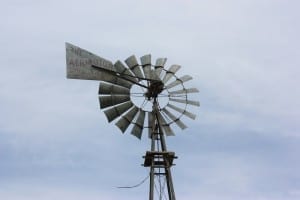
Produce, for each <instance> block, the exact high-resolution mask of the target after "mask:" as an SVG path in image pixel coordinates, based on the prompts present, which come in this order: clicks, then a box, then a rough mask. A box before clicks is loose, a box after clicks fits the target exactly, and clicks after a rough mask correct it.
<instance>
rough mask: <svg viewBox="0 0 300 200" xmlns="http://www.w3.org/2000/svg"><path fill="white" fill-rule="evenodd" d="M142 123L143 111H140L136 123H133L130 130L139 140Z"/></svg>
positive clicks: (143, 118)
mask: <svg viewBox="0 0 300 200" xmlns="http://www.w3.org/2000/svg"><path fill="white" fill-rule="evenodd" d="M144 121H145V111H143V110H141V109H140V111H139V114H138V117H137V119H136V122H135V123H134V126H133V128H132V130H131V134H132V135H134V136H136V137H137V138H139V139H141V137H142V132H143V128H144Z"/></svg>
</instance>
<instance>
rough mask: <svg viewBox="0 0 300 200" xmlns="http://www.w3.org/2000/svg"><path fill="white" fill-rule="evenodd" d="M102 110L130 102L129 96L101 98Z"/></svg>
mask: <svg viewBox="0 0 300 200" xmlns="http://www.w3.org/2000/svg"><path fill="white" fill-rule="evenodd" d="M99 101H100V109H103V108H106V107H110V106H114V105H117V104H120V103H123V102H126V101H130V96H129V95H109V96H99Z"/></svg>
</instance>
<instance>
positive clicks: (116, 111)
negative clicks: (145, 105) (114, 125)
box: [104, 101, 133, 122]
mask: <svg viewBox="0 0 300 200" xmlns="http://www.w3.org/2000/svg"><path fill="white" fill-rule="evenodd" d="M132 106H133V103H132V102H131V101H128V102H126V103H123V104H119V105H117V106H114V107H112V108H109V109H107V110H105V111H104V114H105V116H106V118H107V120H108V122H111V121H113V120H114V119H116V118H117V117H119V116H121V115H122V114H123V113H124V112H126V111H127V110H129V109H130V108H131V107H132Z"/></svg>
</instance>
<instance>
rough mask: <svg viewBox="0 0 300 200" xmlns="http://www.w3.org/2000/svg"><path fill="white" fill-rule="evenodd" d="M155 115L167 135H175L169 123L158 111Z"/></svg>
mask: <svg viewBox="0 0 300 200" xmlns="http://www.w3.org/2000/svg"><path fill="white" fill-rule="evenodd" d="M157 117H158V120H159V124H160V126H161V128H162V129H163V130H164V132H165V134H166V135H167V136H172V135H175V134H174V132H173V130H172V129H171V127H170V125H169V124H168V123H167V122H166V120H165V118H164V117H163V116H162V114H161V113H160V112H157Z"/></svg>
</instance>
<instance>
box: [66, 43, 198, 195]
mask: <svg viewBox="0 0 300 200" xmlns="http://www.w3.org/2000/svg"><path fill="white" fill-rule="evenodd" d="M166 60H167V59H166V58H158V59H156V62H155V64H152V63H151V55H150V54H149V55H144V56H142V57H141V58H140V64H139V62H138V60H137V58H136V57H135V56H134V55H132V56H130V57H128V58H127V59H126V60H125V64H124V63H123V62H121V61H117V62H115V63H114V64H113V63H112V62H111V61H109V60H106V59H104V58H101V57H99V56H97V55H95V54H92V53H90V52H88V51H86V50H84V49H82V48H79V47H77V46H74V45H72V44H69V43H66V63H67V78H71V79H84V80H97V81H101V82H100V86H99V92H98V93H99V102H100V109H102V110H103V111H104V114H105V116H106V118H107V120H108V122H114V123H115V125H116V126H117V127H118V128H119V129H120V130H121V131H122V133H124V132H130V133H131V134H132V135H134V136H136V137H137V138H139V139H141V137H142V133H143V131H144V130H148V137H149V139H150V140H151V148H150V150H149V151H146V154H145V156H143V158H144V164H143V166H145V167H149V168H150V173H149V177H150V184H149V185H150V189H149V200H154V199H155V198H157V199H163V198H165V199H169V200H175V199H176V198H175V192H174V186H173V181H172V175H171V167H172V166H173V165H174V164H173V161H174V159H176V158H177V157H176V156H175V153H174V152H172V151H168V150H167V146H166V141H165V136H172V135H175V134H174V132H173V130H172V128H171V126H173V125H175V126H177V127H179V128H180V129H185V128H186V127H187V126H186V125H185V124H184V123H183V122H182V120H181V118H182V117H183V116H185V117H188V118H191V119H195V117H196V115H195V114H193V113H191V112H189V111H188V110H187V109H188V107H189V106H200V104H199V102H198V101H193V100H190V99H188V94H190V93H197V92H199V91H198V90H197V89H196V88H185V87H184V83H185V82H187V81H189V80H191V79H192V77H191V76H189V75H184V76H181V77H178V76H177V75H176V72H177V71H178V70H179V69H180V68H181V66H179V65H171V66H170V67H169V68H168V69H166V68H165V64H166ZM155 190H156V193H155ZM166 191H167V195H166Z"/></svg>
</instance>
